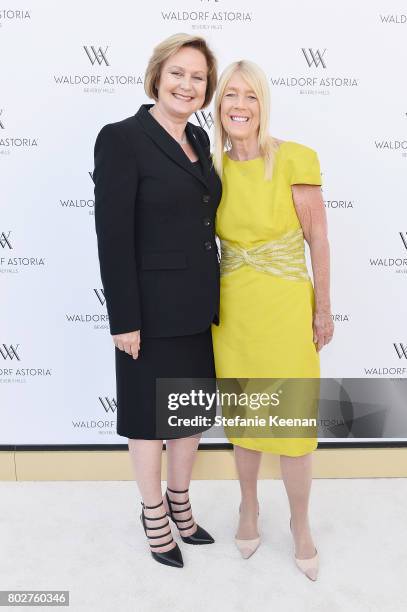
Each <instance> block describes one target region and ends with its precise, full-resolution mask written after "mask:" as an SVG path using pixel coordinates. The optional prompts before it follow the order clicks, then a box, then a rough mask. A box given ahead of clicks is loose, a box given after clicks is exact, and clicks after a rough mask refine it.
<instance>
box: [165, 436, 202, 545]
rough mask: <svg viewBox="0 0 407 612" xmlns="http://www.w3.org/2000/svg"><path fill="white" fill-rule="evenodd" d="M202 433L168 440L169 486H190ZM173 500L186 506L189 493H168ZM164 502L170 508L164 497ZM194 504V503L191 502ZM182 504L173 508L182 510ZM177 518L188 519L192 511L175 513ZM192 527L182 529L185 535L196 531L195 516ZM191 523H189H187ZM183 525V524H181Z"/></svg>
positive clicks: (176, 488)
mask: <svg viewBox="0 0 407 612" xmlns="http://www.w3.org/2000/svg"><path fill="white" fill-rule="evenodd" d="M200 439H201V434H197V435H196V436H190V437H188V438H178V439H176V440H167V442H166V445H167V486H168V488H170V489H174V490H175V491H185V490H186V489H188V488H189V485H190V482H191V475H192V467H193V465H194V461H195V456H196V451H197V448H198V445H199V440H200ZM168 495H169V497H170V499H171V500H173V501H176V502H179V503H181V502H185V507H187V506H188V505H189V504H187V503H186V500H187V499H188V493H171V492H169V493H168ZM164 503H165V506H166V508H167V509H168V505H167V500H166V498H165V497H164ZM191 506H192V504H191ZM182 509H183V505H182V506H173V510H182ZM175 516H176V517H177V519H179V520H180V521H181V520H186V519H188V518H190V517H191V511H190V510H188V511H186V512H179V513H177V514H176V515H175ZM191 520H192V521H193V522H191V528H190V529H185V531H182V535H183V536H184V537H187V536H190V535H192V534H193V533H195V531H196V529H197V527H196V523H195V521H194V518H193V517H192V519H191ZM186 525H189V523H186ZM180 526H182V525H180Z"/></svg>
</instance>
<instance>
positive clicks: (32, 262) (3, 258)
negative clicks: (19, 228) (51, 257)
mask: <svg viewBox="0 0 407 612" xmlns="http://www.w3.org/2000/svg"><path fill="white" fill-rule="evenodd" d="M0 246H1V249H0V273H11V274H16V273H18V272H20V271H21V270H25V269H32V268H41V267H44V266H45V257H40V256H38V255H36V256H32V255H28V254H27V253H21V252H18V255H17V256H15V255H14V254H13V255H12V254H11V253H9V254H8V255H7V251H9V250H14V240H12V238H11V231H10V230H9V231H0ZM3 250H4V251H3ZM17 251H18V248H17Z"/></svg>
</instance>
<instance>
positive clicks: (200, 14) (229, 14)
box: [160, 0, 254, 30]
mask: <svg viewBox="0 0 407 612" xmlns="http://www.w3.org/2000/svg"><path fill="white" fill-rule="evenodd" d="M194 4H195V6H196V9H197V10H173V8H174V7H168V8H164V9H162V10H161V11H160V15H161V20H162V21H164V22H170V23H173V24H176V23H178V24H180V25H187V24H188V25H190V27H191V28H192V29H193V30H222V29H223V28H224V27H225V26H227V25H230V24H240V25H241V24H251V23H252V22H253V21H254V14H253V11H252V10H247V8H243V7H240V6H239V7H234V8H225V6H224V5H225V2H223V1H222V2H221V1H220V0H200V1H199V2H195V3H194ZM177 8H178V7H177ZM202 8H205V9H207V10H201V9H202ZM250 8H251V7H250Z"/></svg>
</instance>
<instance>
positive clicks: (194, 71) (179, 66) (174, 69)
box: [157, 47, 208, 119]
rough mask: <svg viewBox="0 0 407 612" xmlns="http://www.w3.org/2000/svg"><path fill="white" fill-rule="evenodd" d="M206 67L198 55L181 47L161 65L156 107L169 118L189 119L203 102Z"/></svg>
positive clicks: (192, 50) (196, 51) (201, 54)
mask: <svg viewBox="0 0 407 612" xmlns="http://www.w3.org/2000/svg"><path fill="white" fill-rule="evenodd" d="M207 74H208V65H207V62H206V58H205V56H204V54H203V53H201V51H199V50H198V49H194V48H193V47H182V49H180V50H179V51H177V53H174V54H173V55H171V57H169V58H168V59H167V60H166V61H165V62H164V64H163V66H162V69H161V74H160V79H159V83H158V86H157V89H158V103H159V105H160V107H161V109H162V110H163V111H165V112H166V114H168V115H172V116H175V117H178V118H183V119H184V118H188V117H189V116H190V115H191V114H192V113H194V112H195V111H197V110H199V109H200V108H202V106H203V104H204V101H205V93H206V84H207Z"/></svg>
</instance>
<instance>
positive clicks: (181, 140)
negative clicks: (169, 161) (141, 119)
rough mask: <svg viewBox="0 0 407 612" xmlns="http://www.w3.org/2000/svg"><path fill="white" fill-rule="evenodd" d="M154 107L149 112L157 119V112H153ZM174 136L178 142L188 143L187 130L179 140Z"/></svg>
mask: <svg viewBox="0 0 407 612" xmlns="http://www.w3.org/2000/svg"><path fill="white" fill-rule="evenodd" d="M153 109H154V106H152V107H151V108H150V110H149V113H150V115H152V116H153V117H154V119H155V120H156V121H157V117H155V114H154V113H153ZM172 138H174V140H175V141H176V142H178V144H187V135H186V133H185V132H184V134H183V135H182V138H181V139H180V140H179V139H178V138H175V137H174V136H172Z"/></svg>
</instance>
